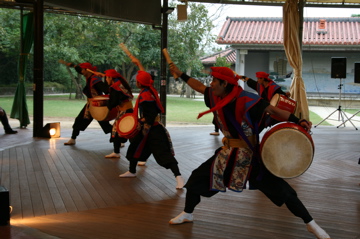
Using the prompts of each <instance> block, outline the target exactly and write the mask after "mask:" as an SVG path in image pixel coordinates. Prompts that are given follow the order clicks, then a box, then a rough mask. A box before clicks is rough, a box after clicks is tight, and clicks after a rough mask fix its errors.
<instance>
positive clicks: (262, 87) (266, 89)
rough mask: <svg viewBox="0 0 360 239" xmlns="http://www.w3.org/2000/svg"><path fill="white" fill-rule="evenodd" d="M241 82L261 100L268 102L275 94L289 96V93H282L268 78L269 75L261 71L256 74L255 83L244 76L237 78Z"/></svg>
mask: <svg viewBox="0 0 360 239" xmlns="http://www.w3.org/2000/svg"><path fill="white" fill-rule="evenodd" d="M239 77H240V79H241V80H243V81H244V82H246V84H247V85H248V86H249V87H250V88H251V89H253V90H256V92H257V93H258V94H259V95H260V96H261V98H263V99H264V100H266V101H268V102H270V101H271V99H272V98H273V96H274V95H275V94H280V95H286V96H288V97H289V96H290V92H286V93H285V92H284V91H283V90H282V89H281V87H280V86H279V85H278V84H276V83H275V82H274V81H273V80H272V79H270V78H269V74H268V73H266V72H263V71H259V72H256V78H257V81H254V80H253V79H251V78H248V77H246V76H239Z"/></svg>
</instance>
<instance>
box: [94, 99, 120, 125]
mask: <svg viewBox="0 0 360 239" xmlns="http://www.w3.org/2000/svg"><path fill="white" fill-rule="evenodd" d="M89 100H90V103H89V111H90V114H91V116H92V117H93V118H94V119H96V120H97V121H110V120H113V119H115V118H116V116H117V114H118V110H117V108H116V107H114V108H113V109H111V110H109V108H108V107H107V103H108V101H109V96H108V95H101V96H95V97H93V98H91V99H89Z"/></svg>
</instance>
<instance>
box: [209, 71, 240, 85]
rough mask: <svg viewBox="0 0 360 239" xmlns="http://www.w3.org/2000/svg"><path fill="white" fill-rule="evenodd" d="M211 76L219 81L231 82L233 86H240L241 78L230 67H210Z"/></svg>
mask: <svg viewBox="0 0 360 239" xmlns="http://www.w3.org/2000/svg"><path fill="white" fill-rule="evenodd" d="M210 69H211V75H212V76H214V77H215V78H217V79H220V80H224V81H227V82H229V83H230V84H232V85H238V80H239V78H238V77H237V76H236V75H235V74H234V72H233V71H232V70H231V69H230V68H229V67H210Z"/></svg>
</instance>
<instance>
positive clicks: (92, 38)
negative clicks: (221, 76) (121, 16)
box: [0, 2, 215, 89]
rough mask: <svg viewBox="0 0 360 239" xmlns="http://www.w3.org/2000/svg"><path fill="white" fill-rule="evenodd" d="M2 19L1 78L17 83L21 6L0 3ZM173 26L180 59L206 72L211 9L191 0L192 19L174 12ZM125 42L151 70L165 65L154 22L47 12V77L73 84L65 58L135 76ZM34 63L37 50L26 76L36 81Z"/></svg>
mask: <svg viewBox="0 0 360 239" xmlns="http://www.w3.org/2000/svg"><path fill="white" fill-rule="evenodd" d="M173 3H174V2H173ZM25 13H26V11H24V14H25ZM0 21H1V23H2V24H1V26H0V33H1V36H2V37H1V38H0V71H1V72H2V78H0V84H1V85H9V84H15V83H17V81H18V73H17V65H18V60H19V52H20V11H19V10H11V9H10V10H9V9H0ZM168 28H169V31H168V46H169V47H168V48H170V49H169V52H170V54H171V56H172V57H173V60H174V62H176V64H178V66H179V68H180V69H183V70H184V71H185V70H186V71H188V72H189V71H190V72H192V75H194V76H199V75H201V70H202V69H203V66H202V64H201V61H200V60H199V58H200V57H201V56H203V55H204V52H205V51H204V49H205V48H207V47H208V46H209V44H210V43H211V42H213V41H214V38H215V37H214V36H212V35H211V33H210V32H211V29H212V28H213V24H212V21H211V20H210V19H209V17H208V10H207V9H206V8H205V6H204V5H202V4H196V3H189V14H188V20H187V21H185V22H178V21H177V20H176V19H175V13H172V14H170V15H169V26H168ZM122 42H123V43H125V45H126V46H127V47H128V49H129V50H130V52H132V54H133V55H134V56H136V57H137V58H138V59H139V60H140V62H141V63H142V64H143V66H144V67H145V69H146V70H148V71H150V70H151V71H154V72H155V74H156V72H157V71H159V70H160V58H161V54H162V53H161V49H160V46H161V31H159V30H157V29H153V28H152V27H151V26H149V25H142V24H137V23H128V22H119V21H113V20H105V19H98V18H91V17H83V16H72V15H65V14H53V13H44V82H56V83H58V84H61V85H63V86H64V87H65V88H67V89H70V87H71V84H72V80H71V77H70V75H69V73H68V71H67V68H66V67H65V66H64V65H62V64H59V62H58V61H59V59H62V60H65V61H67V62H73V63H81V62H90V63H92V64H93V65H96V66H98V71H101V72H103V71H105V70H106V69H111V68H113V69H116V70H118V71H119V72H120V73H121V74H122V75H123V76H124V77H125V78H126V79H128V81H129V80H130V79H131V77H133V75H134V74H135V73H136V71H137V70H138V69H137V67H136V66H135V65H134V64H133V63H132V62H131V60H130V59H129V57H128V56H127V55H126V54H125V53H124V52H123V51H122V49H121V48H120V47H119V44H120V43H122ZM33 65H34V63H33V52H31V53H30V55H29V62H28V66H27V67H28V68H27V71H26V73H27V74H26V76H25V81H26V82H32V81H33V70H32V69H33ZM72 71H73V69H72ZM74 73H75V71H74ZM157 74H159V73H157Z"/></svg>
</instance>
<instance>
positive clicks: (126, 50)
mask: <svg viewBox="0 0 360 239" xmlns="http://www.w3.org/2000/svg"><path fill="white" fill-rule="evenodd" d="M119 46H120V48H121V49H122V50H123V51H124V52H125V54H126V55H127V56H128V57H129V58H130V59H131V61H132V62H133V63H134V64H136V65H137V66H138V67H139V70H141V71H145V68H144V67H143V65H142V64H141V63H140V61H139V60H138V59H137V58H136V57H135V56H134V55H133V54H131V52H130V51H129V49H128V48H127V47H126V46H125V44H124V43H120V44H119Z"/></svg>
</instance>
